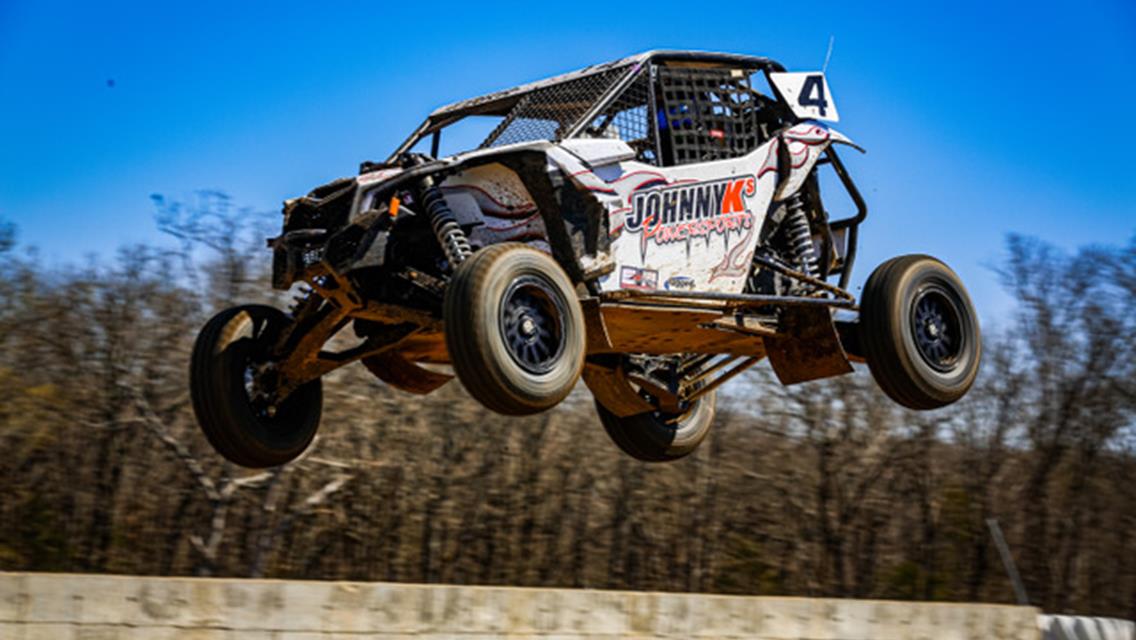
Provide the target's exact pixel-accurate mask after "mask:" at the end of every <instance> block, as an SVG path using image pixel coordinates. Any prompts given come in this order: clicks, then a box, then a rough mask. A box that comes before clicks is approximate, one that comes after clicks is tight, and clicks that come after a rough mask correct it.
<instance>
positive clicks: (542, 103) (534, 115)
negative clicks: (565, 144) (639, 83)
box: [481, 66, 627, 149]
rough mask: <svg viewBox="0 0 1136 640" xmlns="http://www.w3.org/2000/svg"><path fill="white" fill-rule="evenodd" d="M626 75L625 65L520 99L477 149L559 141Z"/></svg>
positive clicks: (540, 90)
mask: <svg viewBox="0 0 1136 640" xmlns="http://www.w3.org/2000/svg"><path fill="white" fill-rule="evenodd" d="M626 73H627V67H626V66H623V67H618V68H615V69H608V70H606V71H601V72H598V73H593V74H590V75H586V76H583V77H580V78H575V79H573V80H569V81H567V82H560V83H557V84H553V85H549V86H546V87H542V88H540V89H536V90H534V91H532V92H530V93H528V94H526V95H524V96H522V97H521V98H520V99H519V100H518V102H517V104H516V106H514V107H513V108H512V110H510V111H509V113H508V115H506V116H505V119H504V120H502V121H501V123H500V124H499V125H497V128H496V129H494V130H493V132H492V133H490V134H489V136H488V137H487V138H485V141H484V142H482V143H481V148H483V149H484V148H486V147H499V146H501V145H506V144H513V143H515V142H528V141H530V140H560V139H561V138H563V137H564V135H565V134H567V133H568V131H569V130H570V129H571V128H572V126H573V125H575V124H576V123H577V122H579V121H580V119H581V118H583V117H584V116H585V115H586V114H587V113H588V110H589V109H591V108H592V107H593V106H595V104H596V102H597V101H598V100H599V99H600V98H601V97H603V95H604V94H605V93H606V92H607V91H608V90H609V89H610V88H611V87H612V85H614V84H615V82H616V81H617V80H619V79H620V78H621V77H622V76H624V75H625V74H626Z"/></svg>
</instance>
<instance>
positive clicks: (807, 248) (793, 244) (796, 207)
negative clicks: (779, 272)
mask: <svg viewBox="0 0 1136 640" xmlns="http://www.w3.org/2000/svg"><path fill="white" fill-rule="evenodd" d="M788 209H789V215H788V216H786V217H785V225H786V227H785V235H786V237H787V238H788V240H789V251H790V252H792V254H793V259H794V260H795V261H796V262H797V265H798V266H799V267H800V269H801V271H803V272H804V273H806V274H808V275H810V276H816V275H817V274H818V273H819V272H820V270H819V269H818V268H817V260H816V253H815V252H814V251H813V233H812V230H811V229H809V215H808V213H807V212H806V211H805V198H804V196H802V195H801V193H800V192H799V191H798V192H797V193H795V194H793V197H792V198H791V199H790V200H789V202H788Z"/></svg>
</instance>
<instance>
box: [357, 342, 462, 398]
mask: <svg viewBox="0 0 1136 640" xmlns="http://www.w3.org/2000/svg"><path fill="white" fill-rule="evenodd" d="M363 366H365V367H367V371H370V372H371V373H373V374H375V377H376V378H378V379H379V380H382V381H383V382H385V383H387V384H389V385H390V386H392V387H394V388H395V389H401V390H402V391H406V392H408V393H417V394H419V395H424V394H427V393H430V392H431V391H433V390H435V389H437V388H438V387H441V386H442V385H444V384H446V383H447V382H449V381H450V380H453V378H454V377H453V376H451V375H447V374H445V373H438V372H437V371H431V370H429V369H426V368H425V367H420V366H418V365H417V364H414V363H413V362H410V361H409V360H407V359H406V358H403V357H402V355H401V354H399V353H397V352H386V353H380V354H379V355H375V356H371V357H369V358H363Z"/></svg>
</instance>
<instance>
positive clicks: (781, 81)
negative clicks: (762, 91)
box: [769, 71, 840, 122]
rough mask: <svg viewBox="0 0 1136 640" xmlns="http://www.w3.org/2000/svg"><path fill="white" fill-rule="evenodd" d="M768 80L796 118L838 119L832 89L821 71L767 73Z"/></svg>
mask: <svg viewBox="0 0 1136 640" xmlns="http://www.w3.org/2000/svg"><path fill="white" fill-rule="evenodd" d="M769 82H770V84H772V85H773V86H774V88H776V89H777V93H778V94H779V96H780V97H781V98H782V99H783V100H785V105H786V106H787V107H789V108H790V109H792V110H793V115H795V116H797V117H798V118H816V119H817V120H828V121H829V122H839V121H840V114H839V113H837V110H836V102H835V101H834V100H833V99H832V90H831V89H830V88H829V86H828V81H827V80H825V77H824V73H823V72H820V71H790V72H787V71H781V72H774V73H770V74H769Z"/></svg>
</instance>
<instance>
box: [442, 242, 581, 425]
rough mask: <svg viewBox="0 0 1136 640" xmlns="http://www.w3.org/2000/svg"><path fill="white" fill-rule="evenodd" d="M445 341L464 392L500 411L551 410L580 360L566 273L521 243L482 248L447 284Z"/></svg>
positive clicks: (575, 308) (576, 374) (575, 303)
mask: <svg viewBox="0 0 1136 640" xmlns="http://www.w3.org/2000/svg"><path fill="white" fill-rule="evenodd" d="M443 312H444V316H445V330H446V348H447V350H448V351H449V353H450V360H451V361H452V363H453V367H454V372H455V373H456V374H457V376H458V379H460V380H461V382H462V385H463V386H465V388H466V390H467V391H469V393H470V395H472V396H473V397H474V398H476V399H477V400H478V401H480V402H481V403H482V404H483V405H485V406H486V407H488V408H489V409H491V410H493V411H496V412H497V413H501V414H504V415H515V416H520V415H529V414H533V413H539V412H541V411H544V410H546V409H549V408H551V407H553V406H555V405H556V404H558V403H559V402H560V401H561V400H563V399H564V398H565V397H566V396H567V395H568V394H569V393H570V392H571V391H572V388H573V387H574V386H575V385H576V381H577V380H578V379H579V378H580V372H581V370H582V369H583V367H584V351H585V342H584V338H585V336H584V316H583V312H582V311H581V310H580V302H579V300H578V298H577V296H576V291H575V288H574V287H573V286H572V283H571V281H570V280H569V279H568V276H567V275H565V273H564V271H563V270H562V269H561V268H560V265H558V264H556V262H555V261H554V260H553V259H552V258H550V257H549V256H548V255H546V254H544V253H541V252H539V251H537V250H535V249H531V248H529V247H527V246H526V245H523V244H519V243H503V244H498V245H493V246H490V247H486V248H485V249H482V250H480V251H478V252H477V253H475V254H473V256H472V257H470V258H469V259H468V260H466V261H465V262H463V263H462V264H461V265H460V266H458V268H457V270H456V271H455V273H454V277H453V278H452V279H451V280H450V283H449V285H448V286H447V288H446V298H445V305H444V309H443Z"/></svg>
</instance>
